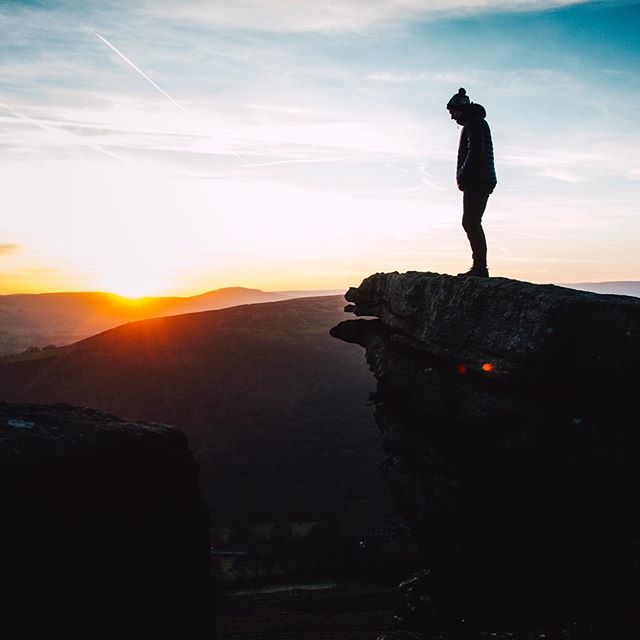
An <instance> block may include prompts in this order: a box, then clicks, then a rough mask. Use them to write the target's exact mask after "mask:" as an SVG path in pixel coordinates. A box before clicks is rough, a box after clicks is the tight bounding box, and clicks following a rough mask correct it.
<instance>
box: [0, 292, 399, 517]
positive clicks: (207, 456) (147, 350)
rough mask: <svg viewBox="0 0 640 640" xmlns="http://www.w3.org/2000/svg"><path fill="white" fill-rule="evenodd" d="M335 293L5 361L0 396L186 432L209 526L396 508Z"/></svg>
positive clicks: (367, 377) (109, 334) (113, 334)
mask: <svg viewBox="0 0 640 640" xmlns="http://www.w3.org/2000/svg"><path fill="white" fill-rule="evenodd" d="M343 304H344V301H343V298H342V297H341V296H329V297H315V298H302V299H294V300H286V301H280V302H272V303H263V304H252V305H244V306H237V307H232V308H227V309H222V310H218V311H208V312H202V313H192V314H187V315H180V316H172V317H166V318H156V319H153V320H145V321H140V322H132V323H130V324H126V325H123V326H120V327H117V328H115V329H111V330H109V331H106V332H104V333H101V334H99V335H96V336H93V337H91V338H88V339H86V340H83V341H81V342H78V343H76V344H73V345H71V346H68V347H64V348H61V349H53V350H50V351H46V352H41V353H40V354H35V356H32V357H29V356H26V357H25V356H17V357H14V358H9V359H6V358H5V359H4V361H2V362H0V400H4V401H15V402H47V403H58V402H65V403H72V404H77V405H83V406H89V407H93V408H96V409H101V410H105V411H109V412H113V413H115V414H117V415H119V416H123V417H130V418H138V419H144V420H152V421H158V422H165V423H169V424H174V425H177V426H179V427H181V428H182V429H183V430H184V431H185V432H186V434H187V436H188V438H189V440H190V443H191V446H192V448H193V450H194V453H195V454H196V458H197V460H198V461H199V463H200V465H201V478H202V486H203V493H204V495H205V498H206V500H207V501H208V503H209V505H210V506H211V510H212V514H213V519H214V521H215V522H225V521H238V520H242V519H249V520H251V521H258V520H261V519H262V520H270V521H274V520H279V519H281V520H323V519H334V518H335V519H342V520H345V519H351V518H356V519H358V521H359V522H362V521H366V520H376V519H379V518H381V517H384V514H385V513H389V514H391V513H394V510H393V507H392V506H391V503H390V499H389V497H388V494H387V488H386V485H385V484H384V482H383V480H382V477H381V473H380V471H379V467H378V463H379V461H380V460H381V459H382V458H383V452H382V450H381V448H380V437H379V434H378V431H377V428H376V427H375V423H374V420H373V415H372V408H371V407H370V406H367V403H368V394H369V393H370V392H371V391H372V390H373V389H374V381H373V376H372V374H371V373H370V372H369V371H368V369H367V366H366V364H365V361H364V358H363V354H362V351H361V350H360V348H359V347H357V346H354V345H345V344H344V343H341V342H339V341H338V340H335V339H333V338H331V337H330V336H329V329H330V328H331V327H332V326H333V325H335V324H336V323H337V322H339V321H340V320H342V319H344V314H343V311H342V309H343Z"/></svg>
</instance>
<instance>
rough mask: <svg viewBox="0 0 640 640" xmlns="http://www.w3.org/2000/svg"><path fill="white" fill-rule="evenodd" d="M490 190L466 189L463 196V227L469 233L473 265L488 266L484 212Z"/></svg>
mask: <svg viewBox="0 0 640 640" xmlns="http://www.w3.org/2000/svg"><path fill="white" fill-rule="evenodd" d="M489 195H490V192H489V191H486V190H484V189H466V190H465V191H464V196H463V198H462V228H463V229H464V230H465V231H466V233H467V238H469V244H470V245H471V252H472V254H473V266H474V267H480V268H486V266H487V240H486V238H485V237H484V230H483V229H482V214H483V213H484V210H485V209H486V208H487V200H488V199H489Z"/></svg>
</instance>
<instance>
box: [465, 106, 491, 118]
mask: <svg viewBox="0 0 640 640" xmlns="http://www.w3.org/2000/svg"><path fill="white" fill-rule="evenodd" d="M466 113H467V115H468V116H469V117H470V118H486V117H487V112H486V110H485V108H484V107H483V106H482V105H481V104H476V103H475V102H472V103H471V104H470V105H469V106H467V108H466Z"/></svg>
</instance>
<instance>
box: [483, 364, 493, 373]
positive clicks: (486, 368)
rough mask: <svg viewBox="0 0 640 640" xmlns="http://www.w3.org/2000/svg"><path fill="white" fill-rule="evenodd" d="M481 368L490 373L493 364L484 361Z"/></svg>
mask: <svg viewBox="0 0 640 640" xmlns="http://www.w3.org/2000/svg"><path fill="white" fill-rule="evenodd" d="M482 370H483V371H484V372H485V373H490V372H491V371H493V365H492V364H491V363H490V362H485V363H484V364H483V365H482Z"/></svg>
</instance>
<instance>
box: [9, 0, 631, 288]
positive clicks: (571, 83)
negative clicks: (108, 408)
mask: <svg viewBox="0 0 640 640" xmlns="http://www.w3.org/2000/svg"><path fill="white" fill-rule="evenodd" d="M638 18H640V3H637V2H613V1H612V2H570V1H569V2H567V1H562V0H559V1H557V2H554V1H549V2H547V1H542V0H538V1H537V2H528V1H519V0H445V1H444V2H438V3H427V2H424V1H423V0H420V1H419V0H401V1H396V2H393V1H390V0H384V1H383V0H369V1H368V2H362V1H360V0H345V1H342V2H332V1H329V2H324V3H318V2H307V1H306V0H295V1H294V0H272V1H271V2H258V1H256V0H253V1H251V0H246V1H237V2H232V1H226V2H223V1H220V2H215V1H214V2H206V3H205V2H180V3H175V2H165V1H164V0H156V1H155V2H136V1H130V2H120V1H117V2H115V1H112V2H101V3H97V2H83V3H77V2H2V3H0V36H1V39H0V42H1V43H2V44H1V49H0V50H1V55H0V95H1V97H0V121H1V122H2V129H1V131H2V134H1V138H0V144H1V145H2V149H3V153H2V154H0V155H1V157H0V176H1V180H2V184H1V188H0V206H1V207H2V211H3V216H2V218H0V293H9V292H14V291H44V290H63V289H64V290H79V289H82V290H87V289H90V290H96V289H109V290H116V291H119V292H122V293H130V294H131V295H133V294H135V293H195V292H198V291H202V290H206V289H212V288H216V287H220V286H231V285H244V286H256V287H261V288H265V289H285V288H296V289H299V288H342V287H346V286H348V285H351V284H358V283H359V281H360V280H361V279H362V278H363V277H365V276H366V275H368V274H369V273H371V272H375V271H388V270H399V271H404V270H408V269H419V270H430V271H439V272H448V273H457V272H458V271H462V270H465V269H466V268H467V267H468V265H469V250H468V246H467V241H466V237H465V236H464V233H463V231H462V229H461V228H460V216H461V203H460V199H461V198H460V196H461V194H460V193H459V192H458V191H457V189H456V187H455V181H454V164H455V154H456V148H457V139H458V136H459V130H458V128H457V127H456V125H455V124H453V123H452V121H451V120H449V116H448V114H447V112H446V110H445V108H444V105H445V104H446V102H447V100H448V99H449V97H450V96H451V95H452V94H453V93H455V91H456V90H457V89H458V87H460V86H464V87H465V88H466V89H467V91H468V93H469V95H470V97H471V99H472V100H474V101H476V102H480V103H482V104H483V105H484V106H485V107H486V109H487V112H488V121H489V123H490V125H491V129H492V132H493V137H494V145H495V151H496V168H497V173H498V181H499V183H498V187H497V189H496V192H495V193H494V195H493V196H492V197H491V199H490V201H489V206H488V209H487V213H486V216H485V229H486V232H487V236H488V239H489V249H490V268H491V271H492V274H493V275H502V276H507V277H515V278H521V279H527V280H531V281H534V282H563V281H564V282H571V281H574V282H575V281H599V280H614V279H615V280H621V279H626V280H631V279H640V258H639V257H638V251H637V244H638V238H639V237H640V233H639V232H640V218H639V216H638V204H637V201H638V195H639V191H638V186H639V180H640V159H639V155H638V152H637V149H638V148H639V143H640V135H639V128H638V114H637V110H636V104H638V101H639V98H640V82H639V75H638V71H637V61H638V59H639V55H638V54H639V49H640V38H638V36H637V33H636V27H635V25H637V24H638V23H639V21H638ZM96 32H97V34H99V35H100V36H102V38H104V40H103V39H101V38H100V37H99V36H98V35H96ZM105 40H106V42H105ZM107 43H109V44H111V45H112V47H114V48H115V49H117V51H119V52H120V53H121V54H122V55H118V53H116V51H114V49H113V48H111V47H110V46H108V44H107ZM123 56H124V58H126V59H127V60H128V61H129V62H130V63H131V64H129V63H127V61H125V59H124V58H123ZM132 64H133V65H135V66H136V67H137V68H138V69H139V70H140V72H142V73H144V74H146V76H147V78H145V77H143V75H142V73H140V72H139V71H136V70H135V69H134V68H133V66H132ZM149 79H151V80H152V81H153V82H155V83H156V85H157V86H153V85H152V84H151V82H150V81H149ZM160 89H161V90H162V91H164V92H165V93H164V94H163V93H162V92H161V91H160ZM172 100H173V101H172Z"/></svg>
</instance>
